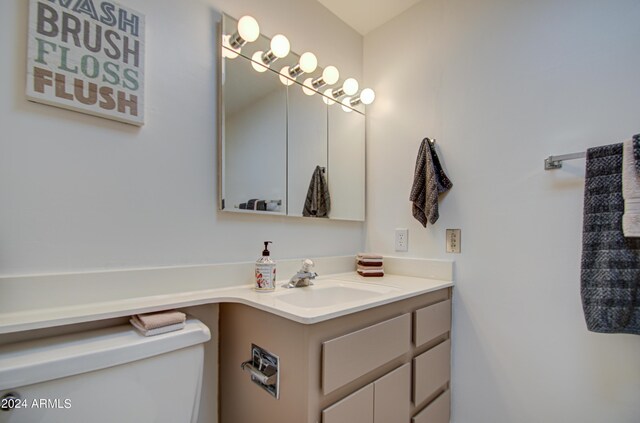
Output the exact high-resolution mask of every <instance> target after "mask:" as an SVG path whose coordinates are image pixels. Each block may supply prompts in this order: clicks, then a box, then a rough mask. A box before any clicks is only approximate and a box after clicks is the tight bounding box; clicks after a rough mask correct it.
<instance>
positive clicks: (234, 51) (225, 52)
mask: <svg viewBox="0 0 640 423" xmlns="http://www.w3.org/2000/svg"><path fill="white" fill-rule="evenodd" d="M230 37H231V36H230V35H223V36H222V57H226V58H227V59H235V58H236V57H238V55H239V54H240V48H233V47H231V44H229V38H230Z"/></svg>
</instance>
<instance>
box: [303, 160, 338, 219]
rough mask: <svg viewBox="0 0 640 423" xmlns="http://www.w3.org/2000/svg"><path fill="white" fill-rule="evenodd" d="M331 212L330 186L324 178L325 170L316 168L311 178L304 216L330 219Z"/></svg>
mask: <svg viewBox="0 0 640 423" xmlns="http://www.w3.org/2000/svg"><path fill="white" fill-rule="evenodd" d="M330 211H331V197H330V196H329V184H327V181H326V179H325V178H324V172H323V168H321V167H320V166H316V169H315V170H314V171H313V175H312V176H311V182H309V189H308V190H307V198H306V200H305V202H304V209H303V210H302V215H303V216H306V217H329V212H330Z"/></svg>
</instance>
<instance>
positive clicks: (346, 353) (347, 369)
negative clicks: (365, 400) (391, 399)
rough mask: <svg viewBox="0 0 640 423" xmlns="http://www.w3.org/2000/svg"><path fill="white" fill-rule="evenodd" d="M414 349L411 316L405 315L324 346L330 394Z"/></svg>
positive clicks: (325, 382)
mask: <svg viewBox="0 0 640 423" xmlns="http://www.w3.org/2000/svg"><path fill="white" fill-rule="evenodd" d="M410 348H411V315H410V314H408V313H407V314H403V315H402V316H399V317H396V318H394V319H391V320H387V321H385V322H382V323H378V324H377V325H373V326H369V327H368V328H365V329H362V330H359V331H356V332H353V333H349V334H347V335H344V336H341V337H339V338H335V339H332V340H330V341H327V342H324V343H323V344H322V352H323V354H322V389H323V393H324V394H325V395H326V394H328V393H329V392H332V391H334V390H335V389H337V388H339V387H341V386H343V385H346V384H347V383H349V382H351V381H353V380H355V379H357V378H358V377H360V376H363V375H365V374H367V373H369V372H370V371H372V370H374V369H377V368H378V367H380V366H382V365H383V364H385V363H388V362H389V361H391V360H393V359H394V358H396V357H399V356H401V355H402V354H405V353H407V352H408V351H409V350H410Z"/></svg>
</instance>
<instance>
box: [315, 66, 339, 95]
mask: <svg viewBox="0 0 640 423" xmlns="http://www.w3.org/2000/svg"><path fill="white" fill-rule="evenodd" d="M338 79H340V72H339V71H338V68H336V67H335V66H327V67H326V68H324V70H323V71H322V76H321V77H319V78H316V79H314V80H313V81H312V82H311V85H312V86H313V88H314V89H315V90H319V89H320V88H322V87H324V86H325V85H333V84H335V83H336V82H338Z"/></svg>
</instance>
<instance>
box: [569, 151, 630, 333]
mask: <svg viewBox="0 0 640 423" xmlns="http://www.w3.org/2000/svg"><path fill="white" fill-rule="evenodd" d="M622 152H623V145H622V144H614V145H607V146H603V147H595V148H590V149H588V150H587V166H586V176H585V186H584V217H583V225H584V226H583V231H582V265H581V272H580V285H581V294H582V307H583V309H584V315H585V320H586V322H587V329H589V330H590V331H592V332H600V333H632V334H637V335H640V238H625V237H624V234H623V233H622V215H623V213H624V200H623V198H622V160H623V159H622V155H623V154H622Z"/></svg>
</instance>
